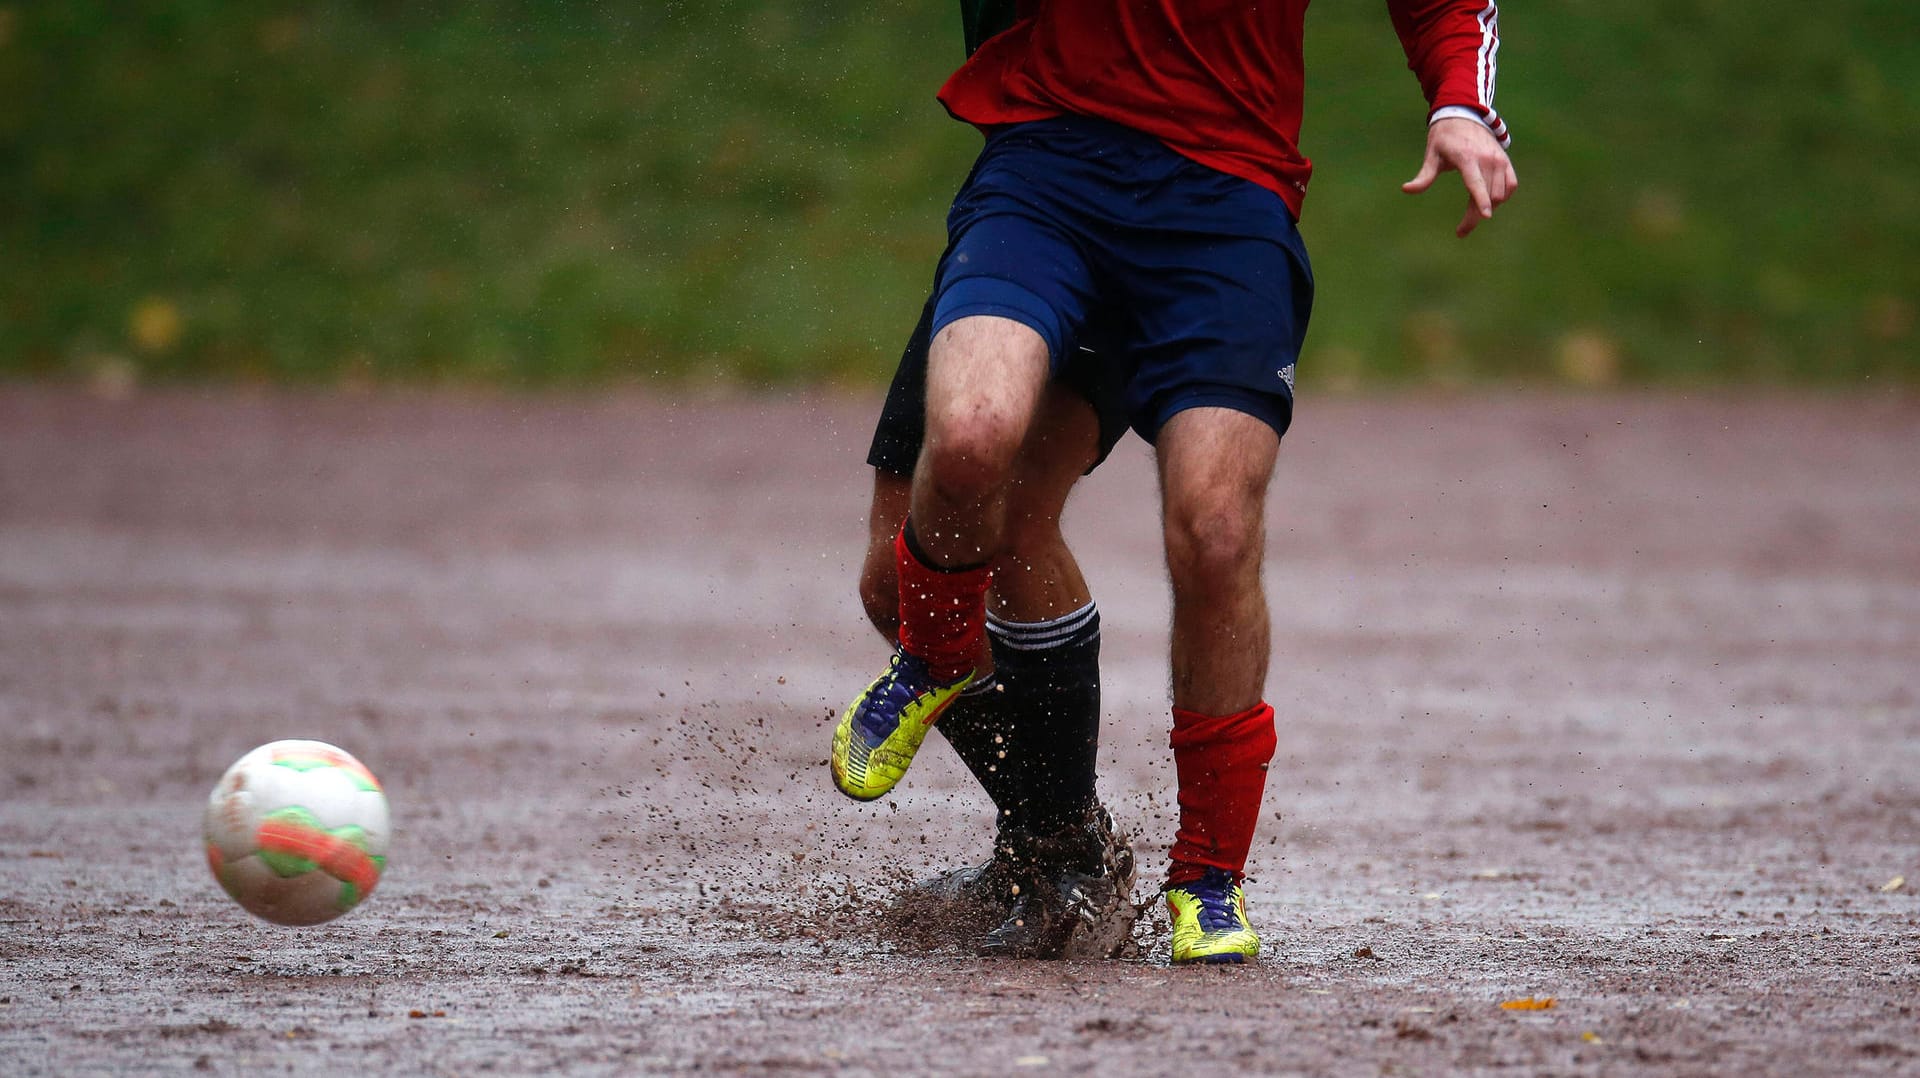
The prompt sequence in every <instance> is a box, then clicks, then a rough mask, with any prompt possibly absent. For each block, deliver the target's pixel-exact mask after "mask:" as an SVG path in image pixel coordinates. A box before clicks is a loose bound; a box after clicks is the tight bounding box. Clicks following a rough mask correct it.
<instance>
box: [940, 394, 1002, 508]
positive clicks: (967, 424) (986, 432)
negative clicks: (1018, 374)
mask: <svg viewBox="0 0 1920 1078" xmlns="http://www.w3.org/2000/svg"><path fill="white" fill-rule="evenodd" d="M930 418H931V417H930ZM1020 436H1021V430H1020V426H1019V424H1018V423H1017V422H1015V420H1014V419H1013V417H1011V416H1004V415H998V414H994V413H990V412H987V411H985V410H979V411H974V412H970V413H968V414H966V415H964V416H958V417H950V418H948V419H947V420H946V421H944V422H942V423H939V424H938V425H937V426H936V427H933V428H932V429H929V431H928V433H927V441H926V445H925V447H924V448H923V449H922V450H921V455H920V467H921V469H922V470H923V472H924V477H925V479H926V480H927V482H929V483H931V484H932V487H933V490H934V491H935V493H936V494H938V495H939V496H940V497H941V498H943V499H944V500H947V501H949V502H953V503H956V504H972V503H976V502H979V501H983V500H985V499H986V498H988V497H990V496H991V495H993V494H994V493H995V492H996V491H998V490H1001V489H1003V488H1004V487H1005V486H1006V485H1007V482H1008V480H1009V478H1010V477H1011V474H1012V470H1013V461H1014V457H1015V455H1016V454H1017V453H1018V451H1019V448H1020Z"/></svg>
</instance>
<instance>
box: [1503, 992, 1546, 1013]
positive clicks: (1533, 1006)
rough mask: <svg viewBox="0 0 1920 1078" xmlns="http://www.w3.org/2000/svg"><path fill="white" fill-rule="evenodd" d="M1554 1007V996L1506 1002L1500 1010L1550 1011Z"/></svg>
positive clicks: (1531, 997) (1530, 997)
mask: <svg viewBox="0 0 1920 1078" xmlns="http://www.w3.org/2000/svg"><path fill="white" fill-rule="evenodd" d="M1553 1005H1554V1000H1553V997H1552V996H1540V997H1539V998H1537V999H1536V998H1535V997H1533V996H1528V997H1526V998H1525V999H1509V1000H1506V1001H1504V1002H1502V1003H1501V1004H1500V1009H1501V1010H1503V1011H1550V1010H1552V1009H1553Z"/></svg>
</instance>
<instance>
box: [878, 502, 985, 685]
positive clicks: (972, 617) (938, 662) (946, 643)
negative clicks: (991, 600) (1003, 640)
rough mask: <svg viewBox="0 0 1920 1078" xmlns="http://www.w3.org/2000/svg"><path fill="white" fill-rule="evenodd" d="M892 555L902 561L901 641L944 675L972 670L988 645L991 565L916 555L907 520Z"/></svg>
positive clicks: (942, 677)
mask: <svg viewBox="0 0 1920 1078" xmlns="http://www.w3.org/2000/svg"><path fill="white" fill-rule="evenodd" d="M893 560H894V562H895V564H897V565H898V566H899V567H900V646H901V647H902V648H905V649H906V651H907V654H909V655H913V656H915V657H916V658H919V659H923V660H925V661H926V664H927V665H928V666H929V667H931V668H932V670H933V676H934V677H937V678H939V679H940V680H942V681H955V680H957V679H959V678H961V677H963V676H965V675H966V674H968V673H970V672H971V671H972V670H973V668H974V666H975V665H976V664H977V663H978V662H979V659H980V653H981V651H982V649H983V648H985V647H986V631H987V584H988V581H989V578H990V577H991V576H992V570H991V569H989V568H988V567H987V566H984V565H980V566H975V567H973V568H970V569H952V570H941V569H939V568H936V567H934V566H931V565H928V564H927V563H925V562H923V561H921V560H920V559H919V558H918V557H917V556H915V554H914V552H913V549H912V544H911V543H909V542H908V541H907V526H906V525H904V524H903V525H901V526H900V534H899V535H897V536H895V537H894V540H893Z"/></svg>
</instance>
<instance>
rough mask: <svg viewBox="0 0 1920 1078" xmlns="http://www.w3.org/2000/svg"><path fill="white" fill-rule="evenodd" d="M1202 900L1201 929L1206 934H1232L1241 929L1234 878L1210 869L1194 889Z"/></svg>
mask: <svg viewBox="0 0 1920 1078" xmlns="http://www.w3.org/2000/svg"><path fill="white" fill-rule="evenodd" d="M1191 890H1192V892H1193V897H1195V898H1197V899H1199V900H1200V914H1199V920H1200V928H1201V930H1202V931H1204V932H1231V931H1234V930H1235V929H1237V928H1239V927H1240V918H1239V916H1238V914H1236V913H1235V911H1234V908H1233V877H1232V876H1229V875H1227V874H1226V873H1224V872H1222V871H1220V870H1219V869H1217V868H1210V869H1208V870H1207V874H1206V875H1205V876H1202V877H1201V878H1200V880H1199V882H1197V883H1195V884H1194V885H1193V886H1192V888H1191Z"/></svg>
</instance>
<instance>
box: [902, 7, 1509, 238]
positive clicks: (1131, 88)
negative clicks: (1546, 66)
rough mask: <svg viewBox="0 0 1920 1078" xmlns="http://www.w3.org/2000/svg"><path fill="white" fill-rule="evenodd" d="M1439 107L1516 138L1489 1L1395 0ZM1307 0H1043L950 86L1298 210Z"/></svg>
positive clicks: (987, 110)
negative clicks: (1099, 124)
mask: <svg viewBox="0 0 1920 1078" xmlns="http://www.w3.org/2000/svg"><path fill="white" fill-rule="evenodd" d="M1387 8H1388V10H1389V12H1390V13H1391V14H1392V16H1393V27H1394V30H1395V31H1397V32H1398V33H1399V35H1400V44H1401V46H1402V47H1403V48H1404V49H1405V50H1406V53H1407V66H1409V67H1411V68H1412V69H1413V71H1414V73H1415V74H1417V75H1419V77H1420V88H1421V89H1422V90H1423V91H1425V92H1426V96H1427V105H1428V107H1429V115H1430V116H1431V115H1432V114H1434V113H1437V112H1439V111H1440V110H1442V109H1445V110H1448V111H1449V112H1450V113H1452V112H1453V111H1454V110H1467V111H1466V112H1465V113H1460V114H1463V115H1464V114H1471V115H1473V116H1476V117H1478V118H1479V119H1480V120H1482V121H1483V122H1484V123H1485V124H1486V125H1487V126H1488V127H1489V128H1490V129H1491V130H1492V131H1493V133H1494V135H1495V136H1496V137H1497V138H1499V139H1500V143H1501V145H1503V146H1504V145H1506V143H1507V131H1506V125H1505V124H1504V123H1502V122H1501V120H1500V117H1499V115H1498V114H1497V113H1495V112H1494V111H1493V76H1494V55H1495V53H1496V52H1497V51H1498V49H1499V44H1500V34H1499V11H1498V9H1497V7H1496V6H1495V4H1494V3H1493V0H1387ZM1306 13H1307V0H1033V2H1031V3H1023V4H1022V5H1021V11H1020V15H1021V17H1020V19H1019V21H1017V22H1015V23H1014V24H1013V26H1012V27H1011V28H1009V29H1008V30H1007V31H1006V32H1005V33H1002V34H999V35H997V36H995V37H993V38H991V39H989V40H988V41H987V42H986V43H985V44H983V45H981V46H980V49H979V51H977V52H975V53H974V54H973V56H972V57H971V58H970V59H968V61H967V62H966V64H965V65H963V66H962V67H961V68H960V70H958V71H956V72H954V74H953V77H952V78H949V79H948V80H947V84H946V85H945V86H943V87H942V88H941V90H940V101H941V103H942V104H944V105H946V107H947V110H948V111H949V112H951V113H953V115H955V116H957V117H959V118H960V119H962V120H966V121H969V122H971V123H974V124H977V125H980V126H983V127H985V126H990V125H994V124H1006V123H1019V122H1021V121H1025V120H1039V119H1044V118H1046V117H1049V116H1058V115H1061V114H1063V113H1075V114H1078V115H1083V116H1094V117H1098V118H1100V119H1105V120H1111V121H1113V122H1115V123H1119V124H1124V125H1125V126H1127V127H1131V128H1133V129H1134V130H1136V131H1141V132H1144V133H1146V134H1149V135H1152V136H1153V137H1155V138H1157V139H1159V140H1160V141H1162V142H1164V143H1166V144H1167V146H1168V147H1169V148H1171V149H1173V150H1174V151H1175V152H1176V153H1179V154H1181V155H1182V156H1184V157H1187V158H1190V159H1192V160H1194V161H1198V162H1199V163H1201V164H1203V165H1206V166H1208V167H1209V168H1215V169H1218V170H1220V171H1221V172H1225V173H1227V174H1229V175H1233V176H1239V177H1241V178H1243V179H1247V180H1251V181H1253V182H1254V183H1257V184H1259V185H1260V186H1262V187H1265V188H1267V189H1269V190H1271V191H1274V192H1275V193H1277V194H1278V195H1279V196H1280V197H1281V198H1282V199H1284V200H1285V201H1286V203H1287V206H1288V208H1290V209H1291V210H1292V211H1293V213H1294V216H1296V217H1297V216H1299V214H1300V202H1301V200H1302V199H1303V198H1304V197H1305V195H1306V191H1307V177H1308V176H1309V175H1310V174H1311V173H1312V171H1313V163H1312V162H1310V161H1308V160H1307V159H1306V158H1305V157H1303V156H1301V153H1300V149H1299V145H1298V143H1299V139H1300V109H1301V97H1302V93H1303V90H1304V88H1305V86H1306V65H1305V61H1304V59H1303V57H1302V45H1301V40H1302V28H1303V24H1304V22H1305V18H1306Z"/></svg>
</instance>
